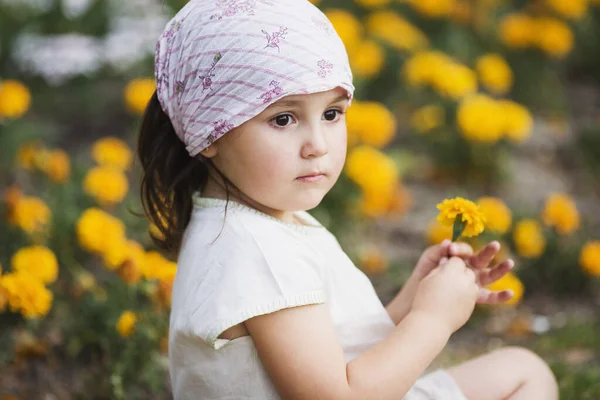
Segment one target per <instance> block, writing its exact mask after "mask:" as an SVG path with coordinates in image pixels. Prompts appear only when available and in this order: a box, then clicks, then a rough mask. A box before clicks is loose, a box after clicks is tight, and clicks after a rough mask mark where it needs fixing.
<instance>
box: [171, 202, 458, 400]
mask: <svg viewBox="0 0 600 400" xmlns="http://www.w3.org/2000/svg"><path fill="white" fill-rule="evenodd" d="M194 202H195V207H194V209H193V212H192V217H191V221H190V224H189V226H188V228H187V231H186V233H185V235H184V240H183V245H182V250H181V253H180V257H179V260H178V269H177V275H176V278H175V282H174V285H173V298H172V309H171V318H170V334H169V337H170V343H169V363H170V373H171V383H172V388H173V394H174V398H175V399H176V400H187V399H206V400H216V399H221V400H222V399H232V400H233V399H256V400H259V399H260V400H276V399H279V396H278V394H277V392H276V391H275V389H274V387H273V385H272V383H271V382H270V380H269V378H268V376H267V374H266V372H265V370H264V368H263V366H262V364H261V362H260V358H259V357H258V354H257V352H256V349H255V347H254V344H253V342H252V339H251V337H250V336H246V337H241V338H237V339H234V340H226V339H218V336H219V335H220V334H221V333H222V332H223V331H225V330H226V329H228V328H229V327H232V326H234V325H236V324H238V323H240V322H243V321H245V320H247V319H249V318H252V317H254V316H257V315H262V314H267V313H271V312H275V311H277V310H280V309H282V308H286V307H293V306H301V305H306V304H316V303H326V304H327V306H328V308H329V310H330V311H331V317H332V320H333V323H334V326H335V329H336V332H337V335H338V339H339V342H340V344H341V346H342V348H343V351H344V357H345V360H346V362H348V361H350V360H352V359H353V358H355V357H356V356H358V355H359V354H361V353H362V352H363V351H365V350H366V349H368V348H369V347H371V346H372V345H374V344H375V343H377V342H379V341H381V340H382V339H384V338H385V337H386V336H387V335H389V334H390V333H391V332H392V331H393V329H394V324H393V322H392V320H391V319H390V317H389V315H388V314H387V312H386V310H385V308H384V306H383V305H382V303H381V301H380V300H379V298H378V297H377V294H376V292H375V290H374V288H373V285H372V284H371V281H370V280H369V278H368V277H367V276H366V275H365V274H364V273H362V272H361V271H360V270H359V269H358V268H356V267H355V266H354V264H353V263H352V261H351V260H350V259H349V258H348V257H347V255H346V253H344V251H343V250H342V249H341V247H340V245H339V243H338V242H337V240H336V239H335V237H334V236H333V235H332V234H331V233H330V232H329V231H328V230H327V229H326V228H324V227H323V226H321V225H320V224H319V223H318V221H317V220H316V219H314V218H313V217H312V216H311V215H310V214H309V213H307V212H304V211H302V212H297V213H296V216H297V217H298V218H299V219H301V220H303V221H304V222H305V223H306V224H309V225H311V226H306V225H300V224H291V223H285V222H283V221H280V220H277V219H275V218H273V217H270V216H268V215H266V214H262V213H260V212H259V211H256V210H254V209H251V208H249V207H246V206H243V205H240V204H238V203H235V202H231V201H230V202H229V205H228V208H227V214H226V217H225V222H223V215H224V207H225V201H223V200H218V199H207V198H201V197H199V196H195V198H194ZM440 376H441V377H442V379H440ZM443 377H446V379H443ZM428 394H432V395H435V396H436V397H426V396H428ZM440 395H443V396H442V397H440ZM428 398H432V399H433V398H435V399H452V400H454V399H456V400H458V399H460V400H464V397H462V395H460V392H459V391H458V388H457V387H456V385H455V384H454V383H453V381H452V379H450V378H449V377H447V375H445V373H443V372H438V373H437V374H436V375H434V376H429V377H426V378H424V379H423V380H422V381H420V382H418V383H417V385H415V388H413V390H412V391H411V393H410V394H408V395H407V397H406V399H407V400H424V399H428Z"/></svg>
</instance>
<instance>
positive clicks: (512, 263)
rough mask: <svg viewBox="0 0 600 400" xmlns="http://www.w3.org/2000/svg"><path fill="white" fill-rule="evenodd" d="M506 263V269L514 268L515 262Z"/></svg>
mask: <svg viewBox="0 0 600 400" xmlns="http://www.w3.org/2000/svg"><path fill="white" fill-rule="evenodd" d="M506 262H507V263H508V269H513V268H514V266H515V262H514V261H513V260H510V259H509V260H507V261H506Z"/></svg>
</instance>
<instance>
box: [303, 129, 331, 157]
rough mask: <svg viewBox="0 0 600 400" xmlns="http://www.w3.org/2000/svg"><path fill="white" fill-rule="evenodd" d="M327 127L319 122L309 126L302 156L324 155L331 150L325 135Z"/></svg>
mask: <svg viewBox="0 0 600 400" xmlns="http://www.w3.org/2000/svg"><path fill="white" fill-rule="evenodd" d="M325 134H326V132H325V128H324V127H323V126H322V124H320V123H317V124H315V125H313V126H310V127H309V128H308V133H307V136H306V139H305V141H304V143H303V145H302V157H303V158H314V157H322V156H324V155H325V154H327V153H328V152H329V150H328V144H327V140H326V137H325Z"/></svg>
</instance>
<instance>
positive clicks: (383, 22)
mask: <svg viewBox="0 0 600 400" xmlns="http://www.w3.org/2000/svg"><path fill="white" fill-rule="evenodd" d="M366 26H367V31H368V32H369V34H370V35H371V36H373V37H375V38H378V39H381V40H383V41H384V42H386V43H388V44H389V45H391V46H392V47H394V48H396V49H398V50H405V51H411V52H412V51H417V50H421V49H424V48H426V47H427V46H429V41H428V39H427V36H426V35H425V34H424V33H423V32H422V31H421V30H420V29H419V28H417V27H416V26H414V25H412V24H411V23H410V22H408V21H407V20H406V19H404V18H403V17H402V16H401V15H400V14H398V13H397V12H395V11H392V10H382V11H376V12H374V13H372V14H371V15H369V16H368V17H367V21H366Z"/></svg>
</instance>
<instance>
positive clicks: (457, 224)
mask: <svg viewBox="0 0 600 400" xmlns="http://www.w3.org/2000/svg"><path fill="white" fill-rule="evenodd" d="M466 226H467V223H466V222H464V221H463V220H462V214H458V215H457V216H456V218H455V219H454V225H453V228H452V241H453V242H456V241H457V240H458V238H460V235H461V234H462V233H463V231H464V230H465V227H466Z"/></svg>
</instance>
